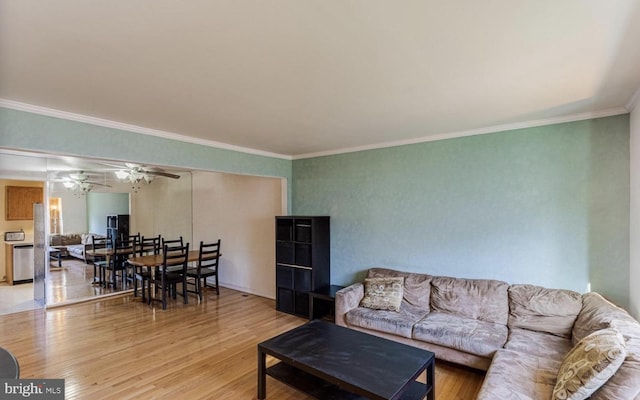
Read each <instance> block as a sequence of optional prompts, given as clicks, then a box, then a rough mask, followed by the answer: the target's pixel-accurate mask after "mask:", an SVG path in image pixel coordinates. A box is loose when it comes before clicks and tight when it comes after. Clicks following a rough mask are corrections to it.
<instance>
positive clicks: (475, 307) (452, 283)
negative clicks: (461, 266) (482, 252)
mask: <svg viewBox="0 0 640 400" xmlns="http://www.w3.org/2000/svg"><path fill="white" fill-rule="evenodd" d="M508 288H509V284H507V283H506V282H502V281H496V280H491V279H462V278H449V277H445V276H434V277H433V279H432V280H431V310H432V311H438V312H444V313H448V314H454V315H458V316H461V317H465V318H472V319H477V320H480V321H487V322H494V323H498V324H503V325H506V324H507V318H508V316H509V300H508V295H507V289H508Z"/></svg>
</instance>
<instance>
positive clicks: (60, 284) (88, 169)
mask: <svg viewBox="0 0 640 400" xmlns="http://www.w3.org/2000/svg"><path fill="white" fill-rule="evenodd" d="M122 166H124V167H127V166H126V165H125V163H123V162H114V161H103V160H92V159H86V158H77V157H67V156H55V155H47V154H39V153H30V152H19V151H13V150H8V149H1V148H0V190H1V191H2V193H4V191H5V187H6V186H7V185H9V186H10V185H17V186H32V185H40V186H43V187H45V198H44V202H45V204H46V205H47V207H45V213H46V216H45V224H46V227H45V231H46V232H47V235H46V236H47V237H46V240H45V244H46V248H47V250H49V251H48V254H49V258H50V259H49V260H48V261H49V268H48V269H47V270H46V284H45V286H46V302H47V307H50V306H56V305H62V304H68V303H73V302H78V301H85V300H87V299H91V298H95V297H98V296H109V295H113V294H119V293H121V292H122V290H123V288H122V286H121V285H118V286H117V287H116V288H115V289H114V288H113V287H103V286H101V285H96V284H94V282H93V280H94V264H93V260H92V259H91V257H88V258H87V257H86V250H85V247H88V246H87V242H88V241H90V236H91V235H89V234H90V233H95V234H101V235H104V234H106V232H103V231H105V230H106V229H105V228H104V227H105V226H106V215H107V214H108V213H110V212H117V213H120V212H122V210H121V209H110V208H109V207H111V206H108V205H105V204H104V203H103V201H102V200H100V197H101V196H106V198H109V197H110V196H111V195H113V196H115V197H114V198H118V196H125V198H126V200H125V203H126V213H128V214H129V215H130V226H129V229H130V231H131V233H137V232H140V234H141V235H145V236H157V235H158V234H160V235H162V236H165V237H174V236H175V237H177V236H183V237H184V238H185V240H189V241H190V240H191V238H192V227H191V224H192V210H191V204H192V202H191V173H190V172H188V171H184V170H180V169H169V168H165V169H163V170H153V171H159V174H158V175H155V176H154V178H149V177H146V178H145V177H144V175H142V179H141V180H140V181H139V182H135V181H132V180H131V179H130V177H129V176H128V177H127V179H126V180H125V181H121V180H119V179H118V178H117V176H116V174H115V171H120V170H121V169H122ZM130 166H132V168H136V167H137V166H139V164H130ZM145 168H147V167H145ZM148 168H149V170H151V168H152V167H151V166H149V167H148ZM131 170H132V171H133V169H131ZM164 172H166V173H167V175H174V174H175V175H178V176H179V178H178V179H173V178H170V177H167V176H165V175H162V174H163V173H164ZM83 182H84V184H83ZM92 197H95V198H96V199H93V200H92V199H91V198H92ZM120 198H122V197H120ZM3 204H4V202H3ZM107 204H109V201H107ZM103 220H104V222H103ZM0 229H1V230H2V232H7V231H12V230H20V229H24V231H25V234H26V237H27V240H31V239H32V237H33V221H5V220H4V218H1V219H0ZM0 252H4V246H2V247H1V248H0ZM0 256H1V257H0V259H2V260H4V259H5V255H4V254H0ZM0 269H4V265H1V266H0ZM97 272H98V271H97V270H96V273H97ZM0 277H6V271H4V270H1V271H0ZM4 280H5V279H3V281H4ZM125 290H130V289H129V287H125ZM33 297H34V296H33V286H32V284H30V283H26V284H20V285H8V284H6V282H0V314H6V313H11V312H18V311H22V310H26V309H33V308H36V307H37V304H35V303H34V301H33Z"/></svg>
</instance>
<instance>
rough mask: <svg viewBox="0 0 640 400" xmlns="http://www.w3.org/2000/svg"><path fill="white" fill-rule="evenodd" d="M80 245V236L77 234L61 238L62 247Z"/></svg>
mask: <svg viewBox="0 0 640 400" xmlns="http://www.w3.org/2000/svg"><path fill="white" fill-rule="evenodd" d="M81 243H82V236H80V235H79V234H77V233H69V234H66V235H63V236H62V245H63V246H69V245H72V244H81Z"/></svg>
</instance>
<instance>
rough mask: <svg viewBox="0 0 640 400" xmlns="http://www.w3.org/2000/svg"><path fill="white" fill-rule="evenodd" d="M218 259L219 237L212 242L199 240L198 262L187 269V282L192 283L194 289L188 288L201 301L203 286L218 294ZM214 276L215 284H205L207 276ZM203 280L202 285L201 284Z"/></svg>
mask: <svg viewBox="0 0 640 400" xmlns="http://www.w3.org/2000/svg"><path fill="white" fill-rule="evenodd" d="M219 260H220V239H218V241H217V242H213V243H204V242H200V252H199V254H198V263H197V264H196V267H195V268H188V269H187V279H191V281H189V280H188V281H187V284H190V285H194V290H189V292H190V293H195V294H197V295H198V298H199V299H200V301H202V292H203V290H204V289H205V288H207V287H209V288H212V289H216V295H220V289H219V287H218V262H219ZM212 276H214V277H215V278H216V285H215V286H210V285H207V278H209V277H212ZM202 281H204V286H202Z"/></svg>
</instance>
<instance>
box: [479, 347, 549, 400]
mask: <svg viewBox="0 0 640 400" xmlns="http://www.w3.org/2000/svg"><path fill="white" fill-rule="evenodd" d="M559 367H560V362H558V361H554V360H548V359H546V358H544V357H536V356H534V355H531V354H527V353H520V352H516V351H512V350H504V349H502V350H498V351H496V353H495V355H494V357H493V361H492V362H491V366H490V367H489V370H488V371H487V374H486V375H485V378H484V382H483V384H482V388H481V389H480V393H478V396H477V397H476V400H496V399H512V400H533V399H535V400H538V399H540V400H548V399H550V398H551V394H552V393H553V387H554V385H555V384H556V376H557V375H558V368H559Z"/></svg>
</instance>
